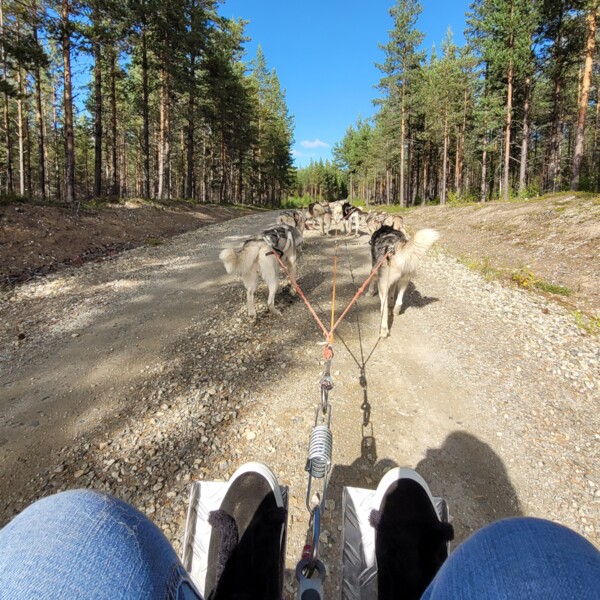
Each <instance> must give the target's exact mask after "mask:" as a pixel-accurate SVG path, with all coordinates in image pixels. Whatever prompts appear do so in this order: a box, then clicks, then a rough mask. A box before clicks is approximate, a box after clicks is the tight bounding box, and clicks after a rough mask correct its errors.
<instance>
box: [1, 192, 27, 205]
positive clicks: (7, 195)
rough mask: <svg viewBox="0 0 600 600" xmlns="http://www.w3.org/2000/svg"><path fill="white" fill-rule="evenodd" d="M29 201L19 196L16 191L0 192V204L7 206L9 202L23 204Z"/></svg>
mask: <svg viewBox="0 0 600 600" xmlns="http://www.w3.org/2000/svg"><path fill="white" fill-rule="evenodd" d="M27 202H30V200H29V199H28V198H26V197H25V196H21V195H20V194H17V193H16V192H0V206H8V205H9V204H25V203H27Z"/></svg>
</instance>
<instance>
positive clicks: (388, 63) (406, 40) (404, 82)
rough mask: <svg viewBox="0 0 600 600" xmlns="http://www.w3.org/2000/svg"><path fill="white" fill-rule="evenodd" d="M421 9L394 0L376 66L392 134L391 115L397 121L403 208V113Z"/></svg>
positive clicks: (417, 55) (408, 0)
mask: <svg viewBox="0 0 600 600" xmlns="http://www.w3.org/2000/svg"><path fill="white" fill-rule="evenodd" d="M422 10H423V9H422V6H421V4H420V3H419V1H418V0H397V2H396V4H395V5H394V6H393V7H392V8H391V9H390V11H389V12H390V16H391V17H392V19H393V20H394V28H393V29H392V30H391V31H390V32H389V37H390V39H389V41H388V42H387V44H385V45H381V46H380V48H381V49H382V50H383V51H384V54H385V60H384V62H383V63H382V64H379V65H377V67H378V68H379V70H381V71H382V73H383V74H384V76H383V78H382V79H381V81H380V83H379V86H378V87H379V89H380V90H381V91H382V92H383V99H382V100H381V101H380V103H388V104H389V107H388V110H389V111H390V114H389V115H388V117H387V123H388V124H389V125H391V126H388V130H390V131H393V130H394V125H393V118H392V115H394V116H395V117H396V118H397V119H398V122H399V130H400V131H399V133H400V136H399V146H400V158H399V160H400V163H399V174H400V184H399V201H400V206H404V205H405V189H404V188H405V185H404V179H405V141H406V121H407V113H408V111H409V110H410V96H411V92H412V89H411V85H412V82H413V80H414V77H415V71H417V70H418V68H419V66H420V64H421V61H422V60H423V57H424V55H423V53H422V52H418V50H417V48H418V47H419V45H420V44H421V42H422V41H423V37H424V35H423V33H421V32H420V31H419V30H417V29H416V28H415V25H416V22H417V19H418V16H419V15H420V14H421V11H422Z"/></svg>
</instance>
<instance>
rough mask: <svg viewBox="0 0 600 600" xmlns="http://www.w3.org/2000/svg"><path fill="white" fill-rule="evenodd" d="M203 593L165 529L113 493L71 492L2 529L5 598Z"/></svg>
mask: <svg viewBox="0 0 600 600" xmlns="http://www.w3.org/2000/svg"><path fill="white" fill-rule="evenodd" d="M199 597H200V596H199V594H196V593H195V591H194V587H193V584H192V583H191V581H190V580H189V578H188V575H187V573H186V572H185V569H184V568H183V566H182V564H181V562H180V561H179V558H178V557H177V555H176V554H175V551H174V550H173V548H172V546H171V544H170V543H169V541H168V540H167V538H166V537H165V536H164V535H163V533H162V532H161V531H160V529H159V528H158V527H157V526H156V525H154V523H152V521H150V520H149V519H148V518H147V517H146V516H145V515H143V514H142V513H141V512H139V511H137V510H136V509H135V508H133V507H132V506H130V505H129V504H127V503H126V502H123V501H121V500H117V499H116V498H113V497H112V496H108V495H106V494H100V493H98V492H93V491H90V490H75V491H70V492H63V493H62V494H57V495H55V496H50V497H48V498H44V499H42V500H38V501H37V502H35V503H34V504H32V505H31V506H29V507H28V508H26V509H25V510H24V511H23V512H22V513H20V514H19V515H17V516H16V517H15V518H14V519H13V520H12V521H11V522H10V523H9V524H8V525H6V527H4V528H3V529H2V530H0V599H2V600H5V599H6V600H17V599H21V598H23V599H25V598H27V599H34V598H35V599H36V600H37V599H38V598H39V599H48V600H50V599H52V600H55V599H56V600H60V599H65V600H66V599H67V598H68V599H69V600H79V599H84V598H90V599H91V598H94V599H95V600H96V599H97V600H103V599H106V600H117V599H119V598H127V599H134V598H139V599H140V600H141V599H142V598H143V599H144V600H148V599H150V598H161V599H169V600H191V599H197V598H199Z"/></svg>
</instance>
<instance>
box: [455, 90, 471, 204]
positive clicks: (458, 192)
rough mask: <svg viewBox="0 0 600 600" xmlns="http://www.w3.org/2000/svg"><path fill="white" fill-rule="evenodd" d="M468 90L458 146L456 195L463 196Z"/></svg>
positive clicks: (465, 94)
mask: <svg viewBox="0 0 600 600" xmlns="http://www.w3.org/2000/svg"><path fill="white" fill-rule="evenodd" d="M468 100H469V95H468V88H467V87H465V92H464V99H463V122H462V129H461V134H460V146H459V145H458V144H457V148H460V151H459V159H458V174H457V182H456V195H457V196H459V197H460V196H461V194H462V189H463V185H462V174H463V168H464V162H465V144H466V139H467V110H468Z"/></svg>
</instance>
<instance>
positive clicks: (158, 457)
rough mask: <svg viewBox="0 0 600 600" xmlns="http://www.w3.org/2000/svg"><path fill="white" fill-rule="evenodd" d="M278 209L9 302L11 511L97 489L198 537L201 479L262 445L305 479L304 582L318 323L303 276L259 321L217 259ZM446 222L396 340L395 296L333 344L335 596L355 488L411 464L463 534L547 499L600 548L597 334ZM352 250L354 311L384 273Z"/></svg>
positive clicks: (317, 263)
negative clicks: (383, 334)
mask: <svg viewBox="0 0 600 600" xmlns="http://www.w3.org/2000/svg"><path fill="white" fill-rule="evenodd" d="M273 218H274V214H273V213H271V214H268V213H266V214H265V213H261V214H257V215H252V216H248V217H243V218H239V219H234V220H231V221H227V222H224V223H221V224H217V225H210V226H207V227H205V228H203V229H200V230H197V231H194V232H189V233H186V234H184V235H181V236H178V237H175V238H172V239H171V240H170V241H169V242H167V243H166V244H164V245H162V246H157V247H152V248H147V247H146V248H139V249H136V250H132V251H129V252H126V253H124V254H122V255H120V256H118V257H116V258H114V259H111V260H108V261H106V262H105V263H103V264H100V265H97V264H94V265H91V264H90V265H86V266H84V267H82V268H80V269H76V270H69V271H64V272H62V273H60V274H56V275H52V276H50V277H48V278H46V279H43V280H40V281H39V282H33V283H31V284H28V285H25V286H22V287H20V288H19V289H18V290H16V291H15V293H14V294H13V295H12V297H11V298H10V299H9V300H8V301H6V302H4V303H2V305H0V319H1V321H0V361H2V362H1V366H0V368H1V371H0V481H2V486H1V489H0V511H1V512H0V524H3V523H5V522H6V521H7V520H9V519H10V518H11V517H12V516H13V515H14V514H15V513H16V512H18V511H20V510H21V509H22V508H23V507H24V506H26V505H28V504H29V503H31V502H32V501H33V500H34V499H36V498H39V497H41V496H44V495H47V494H50V493H53V492H56V491H58V490H63V489H67V488H73V487H89V488H93V489H98V490H106V491H110V492H112V493H114V494H116V495H118V496H120V497H121V498H124V499H125V500H128V501H130V502H132V503H133V504H134V505H135V506H137V507H138V508H140V509H141V510H143V511H144V512H145V513H146V514H148V515H149V516H150V517H151V518H152V519H153V520H154V521H155V522H157V523H158V524H159V525H160V527H161V528H162V529H163V531H164V532H165V534H166V535H167V536H168V537H169V538H170V539H171V540H172V541H173V543H174V545H175V547H176V548H177V549H178V550H180V548H181V540H182V535H183V527H184V522H185V511H186V506H187V496H188V489H189V482H190V480H191V479H209V480H224V479H227V478H228V477H229V476H230V475H231V474H232V473H233V471H234V470H235V469H236V468H237V467H238V466H239V465H240V464H242V463H243V462H246V461H248V460H260V461H263V462H266V463H268V464H269V465H270V466H271V468H272V469H273V470H274V472H275V473H276V475H277V476H278V478H279V480H280V482H282V483H285V484H287V485H289V486H290V520H289V535H288V550H287V567H288V568H289V570H290V575H289V577H288V579H287V583H286V586H287V593H288V595H289V597H290V598H292V597H294V596H293V593H292V578H291V572H292V570H293V568H294V566H295V564H296V562H297V560H298V559H299V557H300V553H301V551H302V546H303V544H304V540H305V536H306V528H307V517H308V515H307V513H306V509H305V508H304V497H305V494H306V475H305V473H304V470H303V468H304V464H305V460H306V450H307V442H308V437H309V434H310V430H311V426H312V423H313V420H314V411H315V407H316V405H317V402H318V401H319V388H318V381H319V379H320V377H321V374H322V345H320V342H321V341H322V339H321V337H320V332H319V330H318V328H317V327H316V325H315V324H314V323H313V322H312V320H311V317H310V315H309V314H308V312H307V311H306V309H305V307H304V305H303V303H302V301H301V300H300V299H299V298H297V297H293V296H292V295H290V293H289V291H288V289H287V287H283V288H282V290H281V291H280V293H279V294H278V296H277V299H276V305H277V306H278V307H279V308H280V309H281V310H282V312H283V316H282V317H279V318H276V317H272V316H270V315H269V314H267V311H266V293H265V290H264V289H263V288H261V290H260V291H259V293H258V294H257V299H258V303H257V308H258V313H259V314H258V319H257V321H256V322H255V323H254V322H251V321H250V320H249V319H248V317H247V316H246V311H245V292H244V290H243V287H242V285H241V282H239V281H236V280H235V279H232V278H230V277H229V276H227V275H226V274H225V271H224V269H223V267H222V265H221V263H220V262H219V261H218V259H217V256H218V253H219V251H220V249H221V248H222V247H224V246H230V245H233V246H238V245H240V243H241V241H242V240H243V239H244V238H245V237H246V236H248V235H250V234H253V233H255V232H257V231H260V230H261V229H262V228H263V227H264V226H266V225H268V224H269V223H271V222H272V221H273ZM407 224H408V227H409V230H410V229H411V224H410V217H408V223H407ZM441 234H442V237H441V241H440V243H439V244H438V246H437V248H434V250H433V251H431V253H430V254H429V256H428V257H427V258H426V260H425V261H424V262H423V264H422V268H421V270H420V273H419V275H418V277H417V278H416V279H415V281H414V282H413V283H412V284H411V286H410V287H409V290H408V292H407V295H406V296H405V304H404V307H405V309H404V311H403V314H401V315H399V316H397V317H395V318H394V321H393V324H392V327H391V335H390V337H389V338H387V339H381V340H380V339H379V338H378V329H379V312H378V309H379V301H378V299H376V298H372V297H361V298H360V300H359V301H358V303H357V305H356V307H355V308H354V309H352V310H351V311H350V313H349V315H348V317H347V320H346V321H345V322H344V323H343V325H341V326H340V329H339V334H338V335H337V337H336V340H335V345H334V348H335V353H336V354H335V358H334V360H333V366H332V375H333V378H334V381H335V388H334V390H333V391H332V393H331V402H332V406H333V416H332V430H333V436H334V467H333V471H332V475H331V488H330V490H331V491H330V495H329V497H330V501H329V503H328V509H329V510H328V511H327V512H326V513H325V517H324V520H323V528H324V530H325V531H324V533H323V535H322V546H321V554H322V559H323V561H324V562H325V564H326V566H327V568H328V571H329V577H328V579H327V588H326V591H327V592H328V593H329V594H332V595H333V596H335V595H337V594H338V592H337V591H336V590H337V589H338V587H339V586H338V579H339V545H340V539H341V533H340V503H341V490H342V487H343V486H344V485H354V486H360V487H370V488H373V487H375V486H376V484H377V481H378V479H379V477H380V476H381V475H382V474H383V473H385V471H386V470H387V469H389V468H390V467H391V466H395V465H402V466H409V467H413V468H416V469H417V470H418V471H419V472H420V473H421V474H422V475H423V476H424V477H425V478H426V479H427V481H428V482H429V484H430V487H431V489H432V492H433V493H434V494H435V495H443V496H445V497H446V498H447V500H448V502H449V504H450V510H451V514H452V516H453V523H454V526H455V530H456V537H457V542H460V541H461V540H463V539H464V538H465V537H466V536H468V535H469V534H470V533H471V532H472V531H474V530H476V529H478V528H479V527H481V526H482V525H484V524H485V523H488V522H490V521H493V520H495V519H498V518H501V517H505V516H510V515H532V516H540V517H545V518H550V519H553V520H556V521H558V522H560V523H563V524H565V525H567V526H569V527H571V528H573V529H575V530H576V531H578V532H580V533H581V534H583V535H584V536H585V537H586V538H588V539H589V540H590V541H591V542H592V543H594V544H595V545H596V546H598V547H600V466H599V465H600V456H599V448H600V410H599V409H600V406H599V404H600V392H599V377H598V375H599V372H600V369H599V365H600V340H599V339H598V337H594V336H591V335H589V334H586V333H585V332H583V331H581V330H580V329H578V327H577V325H576V323H575V321H574V319H573V317H572V315H571V314H570V313H569V312H568V311H567V310H566V309H564V308H563V307H561V306H559V305H558V304H554V303H552V302H551V301H548V300H546V299H544V298H541V297H539V296H535V295H531V294H530V293H529V292H527V291H524V290H519V289H514V288H509V287H503V286H502V285H501V284H499V283H497V282H488V281H486V280H485V279H483V278H482V277H481V276H480V275H478V274H477V273H474V272H472V271H470V270H468V269H467V268H466V267H465V266H463V265H462V264H460V263H458V262H457V261H456V260H455V259H454V258H453V257H452V256H449V255H447V254H446V253H444V250H443V230H441ZM335 252H336V240H334V238H333V236H331V237H330V238H328V239H324V238H322V237H320V235H318V234H317V233H316V232H309V233H308V234H307V236H306V240H305V245H304V250H303V252H302V255H301V257H300V261H299V282H300V284H301V285H302V287H303V289H304V291H305V293H306V294H307V295H308V296H309V298H310V299H311V301H313V303H314V304H315V306H316V307H317V309H318V311H320V312H321V314H322V318H324V319H328V314H329V310H330V299H331V280H332V264H333V255H334V253H335ZM337 254H338V273H337V278H338V286H337V307H338V308H337V311H338V313H339V312H340V311H341V309H342V308H343V307H344V306H345V305H346V303H347V302H348V301H349V300H350V299H351V298H352V296H353V294H354V292H355V290H356V289H357V288H358V286H359V285H360V284H361V283H362V281H363V280H364V278H365V277H366V275H367V274H368V272H369V252H368V244H367V237H366V236H361V237H360V238H358V239H354V238H352V239H350V240H345V239H342V238H339V239H338V240H337ZM282 286H283V283H282ZM361 373H362V374H364V376H365V379H366V381H363V384H364V385H362V386H361V382H360V377H361ZM333 596H332V597H333Z"/></svg>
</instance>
